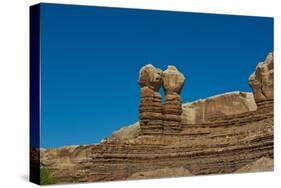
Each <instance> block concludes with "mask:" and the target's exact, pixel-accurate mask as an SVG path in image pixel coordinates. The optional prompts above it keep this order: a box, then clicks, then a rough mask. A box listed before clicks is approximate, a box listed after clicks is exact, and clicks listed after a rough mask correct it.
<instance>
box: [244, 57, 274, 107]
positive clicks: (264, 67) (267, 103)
mask: <svg viewBox="0 0 281 188" xmlns="http://www.w3.org/2000/svg"><path fill="white" fill-rule="evenodd" d="M249 84H250V86H251V88H252V90H253V94H254V98H255V101H256V103H257V106H258V110H259V111H263V110H273V99H274V92H273V88H274V67H273V54H272V53H269V54H268V55H267V57H266V59H265V60H264V62H261V63H259V64H258V65H257V67H256V70H255V71H254V72H253V73H252V74H251V76H250V77H249Z"/></svg>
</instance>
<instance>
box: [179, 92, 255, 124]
mask: <svg viewBox="0 0 281 188" xmlns="http://www.w3.org/2000/svg"><path fill="white" fill-rule="evenodd" d="M256 109H257V106H256V103H255V100H254V97H253V94H252V93H249V92H239V91H236V92H229V93H223V94H221V95H216V96H212V97H208V98H206V99H200V100H197V101H194V102H189V103H185V104H183V113H182V123H186V124H198V123H204V122H208V121H215V120H219V119H222V118H224V117H225V116H228V115H234V114H241V113H245V112H250V111H255V110H256Z"/></svg>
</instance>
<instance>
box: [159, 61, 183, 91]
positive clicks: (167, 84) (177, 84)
mask: <svg viewBox="0 0 281 188" xmlns="http://www.w3.org/2000/svg"><path fill="white" fill-rule="evenodd" d="M162 79H163V88H164V91H165V93H166V94H170V93H171V94H173V93H177V94H180V92H181V89H182V88H183V85H184V81H185V77H184V75H183V74H182V73H180V72H179V71H178V69H177V68H176V67H175V66H173V65H169V66H168V68H167V70H165V71H164V72H163V78H162Z"/></svg>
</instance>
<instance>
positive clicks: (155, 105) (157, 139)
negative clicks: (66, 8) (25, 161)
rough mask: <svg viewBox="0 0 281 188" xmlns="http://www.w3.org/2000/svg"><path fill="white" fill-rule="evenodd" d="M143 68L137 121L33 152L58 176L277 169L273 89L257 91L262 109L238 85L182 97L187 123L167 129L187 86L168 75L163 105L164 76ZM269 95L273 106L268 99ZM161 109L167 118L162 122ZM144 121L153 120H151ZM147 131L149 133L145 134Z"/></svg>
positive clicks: (65, 179)
mask: <svg viewBox="0 0 281 188" xmlns="http://www.w3.org/2000/svg"><path fill="white" fill-rule="evenodd" d="M144 69H145V68H144ZM141 72H142V71H141ZM140 75H141V78H140V80H152V81H149V82H142V81H141V83H142V84H140V86H141V104H140V118H141V119H140V124H137V123H136V124H134V125H132V126H129V127H127V128H122V129H121V130H119V131H116V132H114V133H113V134H112V137H109V138H106V139H104V140H103V141H102V142H101V143H99V144H95V145H94V144H92V145H85V146H71V147H63V148H58V149H47V150H44V149H42V150H40V155H38V151H39V150H37V152H32V153H31V155H34V156H33V159H34V160H36V161H38V156H40V165H41V166H42V167H45V168H47V169H48V171H49V173H50V176H51V177H54V178H55V180H56V181H57V182H58V183H73V182H92V181H112V180H126V179H143V178H156V177H157V178H158V177H166V176H169V177H171V176H173V175H175V176H182V175H184V176H189V175H206V174H225V173H235V172H253V171H264V170H273V162H274V161H273V156H274V151H273V130H274V126H273V108H272V107H273V103H272V101H273V96H272V98H271V97H270V96H271V95H270V92H268V94H264V92H262V96H264V98H265V99H264V98H262V99H260V98H259V95H257V96H258V98H257V97H256V95H255V100H256V101H257V103H258V105H259V106H258V108H257V110H255V109H256V106H255V105H254V103H253V101H254V97H253V96H252V95H251V94H250V93H241V92H235V93H227V94H222V95H219V96H215V97H210V98H207V99H205V100H201V101H197V102H193V103H191V104H188V105H184V106H186V107H188V108H187V109H186V110H187V112H188V113H189V119H188V120H187V121H189V122H184V121H182V122H181V123H180V127H181V129H182V130H181V131H180V132H178V133H177V134H170V133H171V132H172V131H171V130H173V131H174V129H173V127H172V129H171V130H169V129H166V130H165V128H163V127H162V125H163V126H165V125H167V124H165V123H164V122H166V121H167V120H168V121H170V122H173V121H174V122H176V123H178V121H175V120H178V117H179V116H180V109H179V106H181V99H180V96H179V94H180V88H182V86H181V84H179V83H182V84H183V81H181V82H173V84H170V83H169V81H170V80H169V79H168V80H167V81H168V84H167V83H166V84H165V83H164V82H165V81H163V87H164V89H165V91H166V92H165V98H164V100H165V103H164V105H166V106H164V107H163V108H162V106H161V96H160V94H159V93H158V90H159V85H158V84H159V83H160V82H161V81H159V80H158V81H159V82H155V79H154V77H153V76H152V77H151V79H144V78H142V77H143V75H145V74H140ZM148 75H155V74H148ZM156 75H157V74H156ZM257 75H258V74H257ZM160 78H162V77H160ZM163 78H165V76H164V77H163ZM156 80H157V79H156ZM175 80H184V79H183V78H177V79H175ZM263 80H265V79H263ZM151 82H155V83H154V84H151ZM174 83H178V84H174ZM172 85H173V87H172ZM262 85H263V82H261V86H262ZM269 85H270V84H268V86H269ZM170 86H171V87H170ZM268 86H266V87H268ZM266 87H264V88H266ZM272 87H273V86H272ZM157 88H158V90H157ZM171 88H172V89H171ZM255 91H260V90H255ZM255 91H254V92H255ZM266 97H267V98H266ZM260 101H261V102H262V103H260ZM270 101H271V105H272V106H270V105H265V104H269V103H270ZM264 102H266V103H264ZM203 104H204V105H203ZM202 105H203V106H204V108H203V107H202ZM261 108H262V109H263V110H260V109H261ZM192 110H193V111H192ZM189 111H192V113H190V112H189ZM203 112H204V113H203ZM200 114H204V115H200ZM162 116H165V117H166V118H167V119H164V122H162V119H163V117H162ZM182 116H184V114H183V115H182ZM203 116H204V118H203ZM214 117H215V118H214ZM218 117H219V118H218ZM202 118H203V119H204V120H206V119H207V120H208V121H204V122H202ZM157 120H160V121H159V122H157ZM146 122H152V124H150V125H151V126H147V125H146V124H145V123H146ZM153 122H155V124H156V126H155V125H154V124H153ZM190 122H195V123H190ZM198 122H200V123H198ZM157 125H158V127H157ZM146 126H147V127H146ZM155 127H156V129H155V130H156V132H161V131H159V130H161V128H162V130H163V132H162V133H161V134H151V132H153V131H154V128H155ZM148 130H149V131H148ZM143 131H144V133H145V131H148V133H149V134H142V132H143ZM165 131H167V132H165ZM140 133H141V134H140ZM164 133H167V134H164ZM168 133H169V134H168Z"/></svg>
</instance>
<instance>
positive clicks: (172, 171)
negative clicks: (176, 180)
mask: <svg viewBox="0 0 281 188" xmlns="http://www.w3.org/2000/svg"><path fill="white" fill-rule="evenodd" d="M181 176H192V174H191V173H190V172H189V170H187V169H185V168H183V167H180V168H168V167H166V168H161V169H157V170H152V171H145V172H137V173H135V174H133V175H131V176H130V177H129V178H128V179H147V178H163V177H181Z"/></svg>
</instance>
